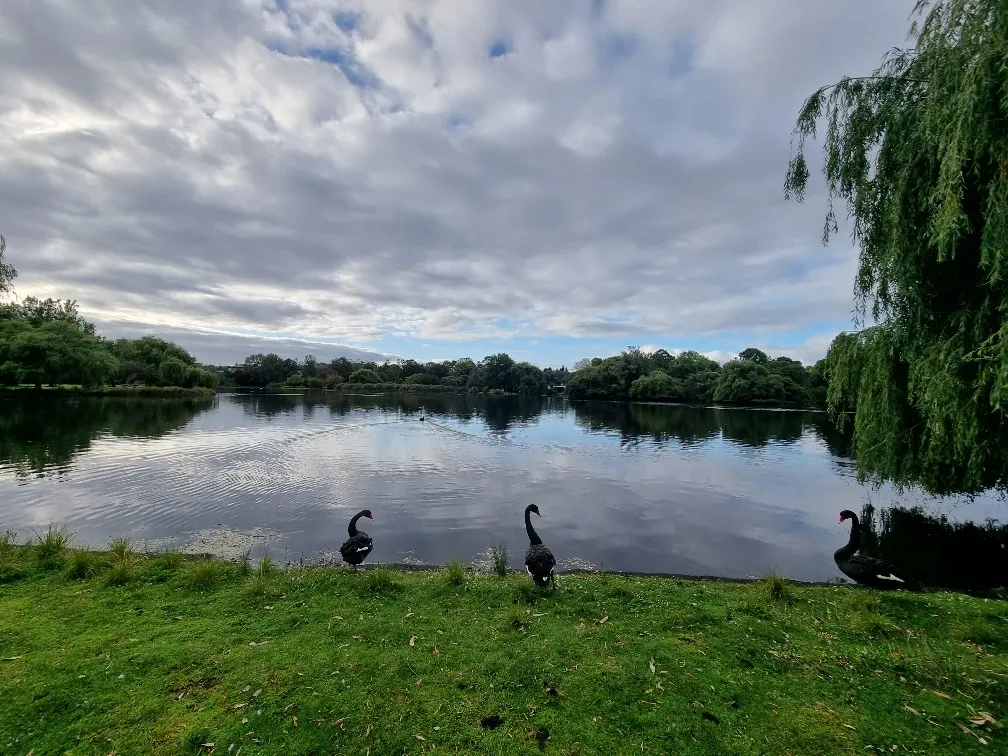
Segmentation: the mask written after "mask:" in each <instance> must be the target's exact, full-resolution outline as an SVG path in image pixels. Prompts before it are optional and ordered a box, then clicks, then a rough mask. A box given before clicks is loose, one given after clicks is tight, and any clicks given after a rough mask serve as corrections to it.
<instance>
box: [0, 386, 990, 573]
mask: <svg viewBox="0 0 1008 756" xmlns="http://www.w3.org/2000/svg"><path fill="white" fill-rule="evenodd" d="M312 401H314V400H312ZM319 401H320V402H324V403H319V404H316V405H310V404H306V403H305V400H304V398H303V397H301V396H298V395H293V396H280V397H271V396H269V395H258V396H255V397H249V396H221V397H219V399H218V403H217V406H216V407H215V408H213V409H212V410H211V411H208V412H203V413H202V414H199V413H191V414H189V415H188V419H187V422H188V421H191V422H190V424H189V425H184V424H183V427H181V429H179V427H178V426H177V425H176V422H177V419H176V417H175V416H172V417H171V418H170V421H169V422H162V420H161V416H159V415H155V416H154V419H155V420H158V423H159V425H158V427H160V428H162V429H163V431H162V433H161V435H158V434H156V433H155V434H152V435H150V436H149V437H148V438H146V439H145V440H143V441H139V440H136V439H131V438H121V437H120V438H116V437H109V436H101V437H99V438H96V439H94V440H93V441H90V442H89V448H88V451H87V452H86V453H82V454H78V455H77V456H75V457H73V458H72V461H71V462H70V463H69V466H68V469H67V471H66V473H65V474H64V475H63V476H62V478H61V479H59V480H57V479H55V478H46V479H43V480H32V481H31V482H30V483H29V484H28V485H21V486H19V485H17V482H18V480H21V481H22V482H23V479H17V478H16V477H14V476H13V475H11V474H10V473H4V472H2V471H0V522H3V523H4V526H5V527H12V528H13V529H20V530H24V529H25V528H26V526H32V525H34V526H42V525H45V524H46V523H48V522H50V521H53V522H56V523H59V524H62V523H67V524H70V525H71V526H72V529H73V530H75V531H76V532H77V533H78V534H79V535H80V536H81V537H82V538H83V539H89V540H90V542H94V543H100V542H102V541H103V540H106V539H108V538H110V537H113V536H117V535H128V536H129V537H131V538H132V539H133V540H134V541H140V540H143V539H160V538H169V539H174V542H176V543H180V542H187V541H188V542H192V541H193V539H197V540H199V542H200V543H202V544H203V545H202V546H196V547H194V548H195V550H197V551H200V550H202V551H212V552H214V553H223V552H226V553H227V554H228V555H232V556H237V555H240V553H241V552H242V551H244V550H245V548H248V546H249V545H254V544H256V543H257V542H256V541H255V538H252V540H251V541H249V540H247V536H242V535H241V534H249V533H259V534H261V535H263V537H264V539H265V540H267V541H268V544H269V546H268V548H269V550H270V554H271V555H272V556H273V557H274V558H275V559H277V560H278V561H281V562H283V561H288V560H290V561H297V560H299V559H300V557H301V554H302V552H303V553H304V556H305V560H306V561H312V560H315V558H316V557H319V558H321V559H323V560H324V559H325V558H326V555H335V556H338V552H337V550H338V548H339V545H340V544H341V543H342V542H343V540H344V539H345V538H346V537H347V522H348V520H349V519H350V517H351V516H352V515H353V514H354V513H355V512H356V511H358V510H360V509H362V508H365V507H367V508H370V509H371V510H372V511H373V512H374V515H375V521H374V522H373V523H371V522H369V523H368V524H367V526H366V527H365V530H367V532H368V533H369V534H370V535H371V536H372V537H373V538H374V539H375V550H374V552H373V554H372V556H371V557H370V558H369V560H368V561H369V562H385V563H390V562H397V563H416V564H431V563H443V562H444V561H446V560H447V559H449V558H453V557H454V558H458V559H460V560H462V561H463V562H466V563H469V562H472V561H473V560H474V559H476V560H477V561H478V559H479V555H481V554H483V553H484V552H485V551H486V549H487V547H488V546H489V545H490V544H492V543H494V542H499V541H501V540H504V541H506V542H507V545H508V549H509V552H510V563H511V566H512V567H513V568H516V569H520V568H521V565H522V560H523V555H524V552H525V548H526V546H527V545H528V540H527V537H526V534H525V530H524V523H523V521H522V511H523V510H524V508H525V506H526V505H527V504H529V503H533V502H534V503H536V504H538V505H539V507H540V510H541V511H542V514H543V516H542V519H541V520H537V521H536V523H535V524H536V529H537V530H538V531H539V533H540V535H541V536H542V538H543V540H544V542H545V543H546V545H547V546H549V547H550V548H551V549H552V550H553V552H554V554H555V555H556V557H557V560H558V562H559V563H560V565H561V566H562V568H563V569H576V568H578V567H579V565H580V566H584V565H587V566H589V567H596V568H603V569H616V570H628V571H641V572H647V571H652V572H671V573H683V574H715V575H725V576H733V577H745V576H758V575H761V574H763V573H764V572H765V571H766V570H768V569H771V568H773V569H776V570H778V571H780V572H782V573H784V574H787V575H789V576H791V577H794V578H800V579H809V580H818V579H827V578H830V577H835V576H836V575H838V573H837V571H836V568H835V565H834V564H833V560H832V553H833V550H834V549H836V548H837V547H838V546H840V545H842V544H843V543H844V542H845V540H846V531H845V530H844V529H842V528H838V527H837V526H836V515H837V513H838V512H839V511H840V509H844V508H853V509H859V508H860V505H861V503H862V500H863V499H864V497H865V496H866V495H868V494H870V493H871V492H870V491H869V490H868V489H865V488H864V487H862V486H860V485H858V484H857V483H856V481H855V480H854V478H853V474H852V472H851V471H850V470H847V469H843V468H842V467H841V465H842V464H843V463H844V462H845V460H843V458H841V457H837V456H836V455H835V454H833V453H832V452H831V449H832V448H834V447H835V445H836V444H835V443H834V441H830V440H829V439H830V436H829V433H831V431H829V429H828V428H827V429H826V430H824V429H823V427H822V425H821V424H822V423H823V422H825V417H824V416H823V415H821V413H800V412H797V413H795V412H792V413H773V412H765V411H764V412H750V413H748V414H746V413H745V412H744V411H740V410H712V409H690V408H683V407H675V408H670V407H665V406H662V405H646V406H644V407H643V408H642V407H640V406H637V405H621V404H619V403H594V404H585V405H581V404H577V405H573V406H572V405H565V404H563V403H562V402H543V401H540V400H535V401H526V402H524V403H519V402H515V401H511V402H510V403H509V400H502V401H501V402H500V403H498V404H496V405H494V406H495V407H496V408H495V409H494V410H493V411H492V412H490V413H489V416H488V415H486V413H485V408H486V406H488V402H487V400H485V399H477V398H472V397H460V398H459V397H412V398H409V399H403V400H401V401H400V400H399V399H397V398H394V397H388V396H383V397H354V398H352V397H345V396H338V395H326V396H325V398H324V399H320V400H319ZM358 404H360V405H362V406H361V407H359V408H358V407H357V405H358ZM421 405H425V406H426V410H427V418H428V422H425V423H420V422H418V421H416V412H415V411H416V409H418V408H419V406H421ZM603 405H604V406H603ZM453 408H454V409H453ZM509 408H510V409H509ZM511 410H514V412H513V413H512V412H511ZM488 418H489V419H488ZM53 422H55V420H54V421H53ZM0 431H2V429H0ZM729 436H730V437H729ZM0 440H2V439H0ZM629 441H632V443H628V442H629ZM871 495H872V496H873V497H875V500H876V503H878V499H879V497H880V496H881V497H885V496H889V495H890V494H889V493H888V492H887V490H885V489H884V490H883V491H882V492H881V493H880V494H871ZM900 500H904V497H901V498H900ZM942 503H943V505H946V506H947V505H949V504H950V502H949V500H944V501H943V502H942ZM970 506H971V507H972V508H964V509H962V510H957V511H956V512H955V514H956V515H957V516H958V515H959V514H960V512H961V513H963V514H966V513H967V512H972V511H977V507H980V509H983V508H987V509H989V510H990V511H994V510H995V508H996V507H999V506H1001V505H1000V504H999V503H997V502H995V501H994V500H993V499H992V498H990V497H988V498H986V499H981V500H980V503H975V504H973V505H970ZM211 533H214V534H218V535H215V536H211V535H210V534H211ZM265 534H268V538H267V537H266V535H265ZM243 538H245V539H246V540H244V541H243V540H242V539H243ZM200 539H201V540H200ZM239 543H241V544H243V545H242V546H241V547H239ZM336 561H337V562H338V560H336ZM582 563H584V564H583V565H582Z"/></svg>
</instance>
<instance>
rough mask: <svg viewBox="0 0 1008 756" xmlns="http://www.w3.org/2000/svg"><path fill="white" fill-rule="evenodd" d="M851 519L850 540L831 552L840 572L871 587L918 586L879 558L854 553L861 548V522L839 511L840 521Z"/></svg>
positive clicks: (851, 514)
mask: <svg viewBox="0 0 1008 756" xmlns="http://www.w3.org/2000/svg"><path fill="white" fill-rule="evenodd" d="M844 520H850V521H851V533H850V540H849V541H848V542H847V545H846V546H844V547H843V548H842V549H837V550H836V551H835V552H833V561H835V562H836V566H837V567H839V568H840V572H842V573H843V574H844V575H846V576H847V577H849V578H850V579H851V580H853V581H854V582H856V583H860V584H862V585H869V586H871V587H872V588H883V589H885V588H907V589H910V590H915V589H916V588H918V587H919V586H918V585H917V583H915V582H914V581H912V580H906V579H903V578H901V577H899V576H898V575H896V574H894V573H893V568H892V567H891V566H890V565H888V564H886V563H885V562H883V561H882V560H881V559H875V558H874V557H870V556H865V555H864V554H857V553H855V552H856V551H857V550H858V549H859V548H861V524H860V523H859V522H858V516H857V515H856V514H854V513H853V512H851V511H850V510H849V509H845V510H844V511H842V512H841V513H840V522H843V521H844Z"/></svg>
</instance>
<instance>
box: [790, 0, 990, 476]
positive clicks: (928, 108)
mask: <svg viewBox="0 0 1008 756" xmlns="http://www.w3.org/2000/svg"><path fill="white" fill-rule="evenodd" d="M913 18H914V21H913V23H912V24H911V27H910V39H911V40H913V41H914V42H915V44H914V46H913V47H912V48H909V49H905V50H898V49H897V50H892V51H890V52H889V53H888V54H887V55H886V56H885V58H884V59H883V61H882V64H881V65H880V66H879V68H878V69H877V70H876V71H875V72H874V74H873V75H872V76H868V77H862V78H844V79H841V80H840V81H839V82H838V83H836V84H834V85H832V86H827V87H823V88H822V89H819V90H818V91H816V92H815V93H813V94H812V95H811V96H810V97H809V98H808V100H807V101H806V102H805V105H804V106H803V108H802V110H801V112H800V114H799V116H798V120H797V124H796V126H795V135H794V136H795V139H796V149H795V151H794V153H793V157H792V160H791V162H790V165H789V166H788V173H787V179H786V182H785V195H786V196H787V197H790V196H795V197H796V198H797V199H798V201H799V202H800V201H802V199H803V198H804V191H805V188H806V185H807V183H808V178H809V170H808V165H807V163H806V159H805V152H804V150H805V141H806V138H808V137H812V138H815V136H816V127H817V125H819V124H820V123H825V127H826V129H825V134H824V140H823V142H824V144H823V151H824V163H823V174H824V176H825V179H826V186H827V188H828V190H829V202H828V208H827V212H826V222H825V225H824V228H823V243H827V242H828V241H829V239H830V237H831V236H832V235H833V234H835V233H836V232H837V223H836V215H835V213H834V203H835V202H836V201H838V200H839V201H842V202H845V203H846V205H847V211H848V215H849V217H850V218H851V220H852V222H853V236H854V239H855V241H856V242H857V244H858V245H859V247H860V259H859V266H858V273H857V278H856V280H855V286H854V291H855V298H856V301H857V303H858V314H859V318H858V320H859V323H860V324H862V325H863V324H864V322H865V319H866V316H867V315H868V313H869V312H870V314H871V316H872V321H873V322H874V325H871V326H870V327H867V328H864V329H863V330H861V331H860V332H859V333H847V334H841V335H840V336H838V337H837V339H836V340H835V341H834V342H833V344H832V345H831V347H830V351H829V355H828V370H829V375H830V381H829V390H828V406H829V409H830V411H831V413H832V414H833V416H834V418H835V419H836V420H838V422H839V424H840V425H841V426H844V425H847V424H848V423H850V422H851V421H852V422H853V430H854V451H855V454H856V457H857V464H858V474H859V476H860V477H861V479H862V480H865V479H868V480H871V481H873V482H875V483H881V482H882V481H891V482H893V483H894V484H896V485H897V487H903V486H906V485H920V486H922V487H923V488H924V489H925V490H927V491H930V492H932V493H953V492H964V493H977V492H980V491H983V490H985V489H988V488H992V487H996V488H999V489H1001V490H1006V489H1008V425H1006V422H1005V420H1006V418H1005V411H1006V410H1008V281H1006V273H1008V269H1006V265H1008V261H1006V254H1008V252H1006V242H1008V3H1006V2H1005V0H945V1H938V0H920V1H919V2H917V4H916V7H915V8H914V13H913Z"/></svg>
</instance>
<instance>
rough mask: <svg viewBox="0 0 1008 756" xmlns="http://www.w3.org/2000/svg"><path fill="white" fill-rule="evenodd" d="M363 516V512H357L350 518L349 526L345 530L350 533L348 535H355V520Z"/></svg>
mask: <svg viewBox="0 0 1008 756" xmlns="http://www.w3.org/2000/svg"><path fill="white" fill-rule="evenodd" d="M363 516H364V513H363V512H358V513H357V514H355V515H354V516H353V517H352V518H351V519H350V527H349V528H347V532H348V533H350V537H351V538H352V537H353V536H355V535H357V520H359V519H360V518H361V517H363Z"/></svg>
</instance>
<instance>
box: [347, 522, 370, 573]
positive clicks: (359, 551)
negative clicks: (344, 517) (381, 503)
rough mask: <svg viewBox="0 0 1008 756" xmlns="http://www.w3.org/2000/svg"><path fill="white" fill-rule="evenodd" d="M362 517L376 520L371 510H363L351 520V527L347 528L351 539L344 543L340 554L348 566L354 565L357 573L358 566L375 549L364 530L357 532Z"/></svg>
mask: <svg viewBox="0 0 1008 756" xmlns="http://www.w3.org/2000/svg"><path fill="white" fill-rule="evenodd" d="M361 517H367V518H368V519H369V520H373V519H374V517H372V516H371V510H370V509H362V510H361V511H360V512H358V513H357V514H355V515H354V516H353V517H352V518H351V520H350V527H348V528H347V532H349V533H350V537H349V538H347V539H346V540H345V541H344V542H343V545H342V546H340V554H341V555H342V557H343V561H344V562H346V563H347V564H352V565H353V568H354V571H355V572H356V571H357V565H358V564H360V563H361V562H363V561H364V560H365V559H367V555H368V554H370V553H371V549H372V548H374V543H373V542H372V541H371V536H369V535H368V534H367V533H365V532H364V531H363V530H357V520H359V519H360V518H361Z"/></svg>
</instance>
